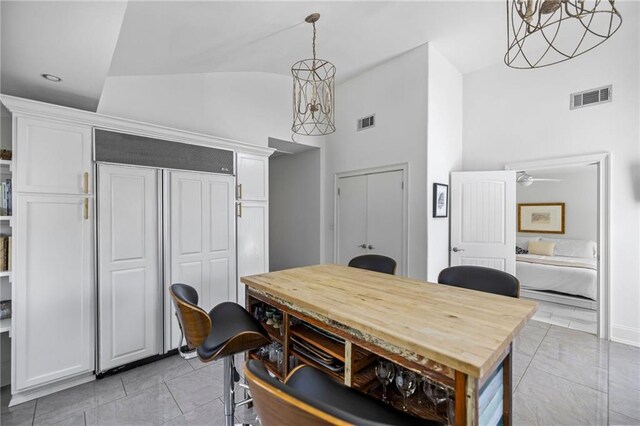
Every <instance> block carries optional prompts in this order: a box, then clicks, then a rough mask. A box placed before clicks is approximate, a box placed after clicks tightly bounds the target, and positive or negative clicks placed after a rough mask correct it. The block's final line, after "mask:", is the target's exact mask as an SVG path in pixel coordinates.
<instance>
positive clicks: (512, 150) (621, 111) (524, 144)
mask: <svg viewBox="0 0 640 426" xmlns="http://www.w3.org/2000/svg"><path fill="white" fill-rule="evenodd" d="M616 5H617V6H618V4H617V3H616ZM639 6H640V5H638V4H637V3H634V2H621V3H620V5H619V8H620V11H621V13H622V15H623V16H624V23H623V25H622V27H621V28H620V30H619V31H618V32H617V33H616V34H615V35H614V36H613V37H612V38H611V39H609V40H607V41H606V42H605V43H604V44H602V45H601V46H599V47H598V48H596V49H595V50H593V51H592V52H589V53H587V54H585V55H583V56H580V57H578V58H575V59H572V60H570V61H567V62H564V63H561V64H557V65H554V66H551V67H548V68H542V69H537V70H513V69H510V68H508V67H506V66H505V65H503V64H499V65H496V66H493V67H490V68H487V69H484V70H480V71H477V72H474V73H470V74H467V75H465V76H464V122H465V125H464V134H463V167H464V169H465V170H496V169H502V168H503V167H504V165H505V164H506V163H511V162H518V161H531V160H539V159H545V158H554V157H564V156H571V155H581V154H587V153H595V152H602V151H608V152H610V153H611V166H612V193H611V283H610V285H611V325H612V338H613V339H614V340H618V341H621V342H626V343H630V344H635V345H638V346H640V310H638V306H640V262H638V259H640V144H639V143H638V141H639V140H640V129H639V126H640V124H639V122H640V120H639V119H638V118H639V117H640V107H639V97H640V86H639V85H640V79H638V75H640V67H639V62H640V58H639V52H640V43H639V40H640V34H639V28H640V23H639V19H638V17H639V15H640V11H639ZM607 84H613V102H611V103H607V104H602V105H597V106H592V107H587V108H582V109H577V110H573V111H570V110H569V94H570V93H573V92H577V91H580V90H586V89H590V88H595V87H599V86H604V85H607Z"/></svg>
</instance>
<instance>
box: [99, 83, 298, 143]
mask: <svg viewBox="0 0 640 426" xmlns="http://www.w3.org/2000/svg"><path fill="white" fill-rule="evenodd" d="M291 90H292V88H291V78H290V77H287V76H284V75H277V74H269V73H249V72H239V73H208V74H173V75H155V76H131V77H130V76H126V77H109V78H107V81H106V82H105V86H104V89H103V92H102V97H101V98H100V104H99V105H98V112H99V113H101V114H108V115H114V116H117V117H125V118H130V119H133V120H138V121H144V122H149V123H154V124H160V125H163V126H168V127H174V128H177V129H182V130H190V131H194V132H199V133H204V134H209V135H214V136H219V137H223V138H228V139H235V140H239V141H243V142H249V143H253V144H256V145H262V146H266V145H267V144H268V138H269V137H275V138H279V139H284V140H291V123H292V118H291V117H292V112H291ZM301 139H302V140H304V137H301V136H296V140H301Z"/></svg>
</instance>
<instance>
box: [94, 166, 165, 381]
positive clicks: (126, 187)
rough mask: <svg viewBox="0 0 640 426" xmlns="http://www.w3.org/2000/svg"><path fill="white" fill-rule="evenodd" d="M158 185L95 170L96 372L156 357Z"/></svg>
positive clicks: (136, 171)
mask: <svg viewBox="0 0 640 426" xmlns="http://www.w3.org/2000/svg"><path fill="white" fill-rule="evenodd" d="M161 179H162V172H161V171H160V170H155V169H150V168H139V167H130V166H113V165H105V164H100V165H98V244H99V246H98V253H99V256H98V300H99V311H98V312H99V329H100V340H99V358H98V359H99V371H105V370H108V369H110V368H114V367H117V366H120V365H124V364H127V363H130V362H133V361H136V360H139V359H143V358H147V357H150V356H153V355H157V354H159V353H161V352H162V293H161V291H162V282H161V278H160V277H161V255H162V245H161V232H160V221H161V204H160V199H161V193H160V192H159V191H160V188H161Z"/></svg>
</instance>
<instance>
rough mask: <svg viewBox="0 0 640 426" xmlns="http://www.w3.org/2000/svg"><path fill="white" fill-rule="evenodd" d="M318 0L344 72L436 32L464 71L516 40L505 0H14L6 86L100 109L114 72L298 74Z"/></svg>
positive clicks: (4, 30)
mask: <svg viewBox="0 0 640 426" xmlns="http://www.w3.org/2000/svg"><path fill="white" fill-rule="evenodd" d="M312 12H319V13H320V14H321V19H320V21H319V22H318V24H317V28H318V40H317V45H318V47H317V50H318V56H319V57H323V58H326V59H329V60H331V61H332V62H333V63H334V64H335V65H336V67H337V70H338V73H337V80H338V83H340V82H341V81H345V80H347V79H349V78H351V77H353V76H354V75H357V74H358V73H360V72H362V71H364V70H366V69H368V68H371V67H373V66H375V65H377V64H379V63H381V62H384V61H386V60H389V59H391V58H393V57H395V56H397V55H400V54H402V53H404V52H406V51H408V50H410V49H412V48H415V47H417V46H419V45H421V44H423V43H426V42H433V43H434V44H435V45H436V47H437V48H438V50H440V51H441V52H442V54H443V55H444V56H445V57H447V58H448V59H449V60H450V61H451V62H452V63H453V64H454V65H455V66H456V67H457V68H458V69H459V70H460V71H461V72H462V73H468V72H471V71H474V70H478V69H481V68H484V67H486V66H489V65H492V64H495V63H498V62H500V61H502V57H503V54H504V48H505V45H506V41H505V37H506V22H505V19H506V18H505V3H504V0H493V1H451V0H448V1H423V2H392V1H390V2H364V1H339V2H327V1H319V2H318V1H316V2H306V1H296V2H273V1H258V2H245V1H226V2H214V1H208V2H207V1H200V2H189V1H158V2H155V1H130V2H123V1H111V2H108V1H107V2H104V1H90V2H74V1H69V2H67V1H55V2H49V1H43V2H31V1H26V2H25V1H6V0H3V1H2V2H1V19H2V21H1V23H2V27H1V38H2V40H1V50H2V55H1V63H0V69H1V71H2V76H1V77H2V78H1V81H0V84H1V87H0V89H1V90H2V92H3V93H7V94H12V95H16V96H23V97H28V98H31V99H36V100H42V101H46V102H52V103H57V104H62V105H67V106H71V107H76V108H82V109H87V110H92V111H95V109H96V107H97V105H98V101H99V99H100V95H101V90H102V86H103V85H104V81H105V79H106V78H107V77H108V76H131V75H138V76H139V75H160V74H193V73H212V72H267V73H275V74H279V75H283V76H289V75H290V67H291V64H292V63H293V62H295V61H296V60H299V59H303V58H307V57H310V56H311V26H310V25H309V24H306V23H305V22H304V18H305V16H306V15H308V14H309V13H312ZM43 73H50V74H55V75H58V76H60V77H62V79H63V81H62V82H61V83H51V82H48V81H46V80H44V79H43V78H42V77H41V74H43ZM398 78H402V76H398Z"/></svg>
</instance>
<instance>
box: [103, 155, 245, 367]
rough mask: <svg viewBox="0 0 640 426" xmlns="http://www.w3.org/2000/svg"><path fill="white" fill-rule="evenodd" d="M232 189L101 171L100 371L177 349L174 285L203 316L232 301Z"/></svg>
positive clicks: (212, 179) (227, 179) (209, 180)
mask: <svg viewBox="0 0 640 426" xmlns="http://www.w3.org/2000/svg"><path fill="white" fill-rule="evenodd" d="M233 188H234V183H233V177H231V176H220V175H210V174H205V173H195V172H193V173H192V172H175V171H164V172H163V171H162V170H158V169H152V168H142V167H134V166H117V165H105V164H100V165H99V166H98V306H99V371H105V370H108V369H110V368H114V367H117V366H120V365H124V364H127V363H130V362H133V361H136V360H139V359H143V358H147V357H149V356H153V355H157V354H160V353H162V352H164V351H165V350H166V349H170V348H171V347H176V346H177V343H178V336H179V333H176V331H177V330H173V328H175V327H174V325H173V323H174V321H175V320H174V319H173V315H172V311H171V308H170V307H169V306H170V303H169V295H168V287H169V286H170V285H171V284H172V283H175V282H183V283H185V284H189V285H191V286H193V287H195V288H196V289H197V290H198V293H199V294H200V305H201V306H203V307H204V308H205V309H208V308H210V307H211V306H212V305H213V304H216V303H219V302H222V301H225V300H232V299H233V298H235V293H233V294H232V295H230V293H231V292H232V291H233V289H234V288H235V286H234V284H235V275H234V273H233V271H235V245H234V242H233V241H234V239H233V238H232V236H233V230H234V226H233V225H234V222H233ZM165 341H169V342H171V341H174V342H175V345H171V344H165Z"/></svg>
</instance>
